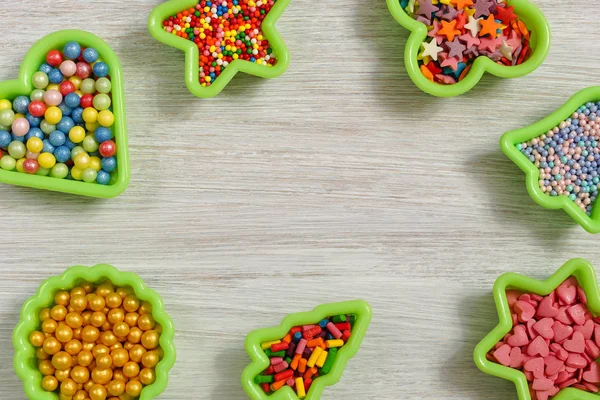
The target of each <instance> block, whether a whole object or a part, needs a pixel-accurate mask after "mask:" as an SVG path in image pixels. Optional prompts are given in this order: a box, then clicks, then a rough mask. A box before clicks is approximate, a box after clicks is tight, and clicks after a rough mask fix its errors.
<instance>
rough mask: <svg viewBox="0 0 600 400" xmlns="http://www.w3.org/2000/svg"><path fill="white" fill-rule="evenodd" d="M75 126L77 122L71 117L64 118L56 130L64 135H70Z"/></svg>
mask: <svg viewBox="0 0 600 400" xmlns="http://www.w3.org/2000/svg"><path fill="white" fill-rule="evenodd" d="M74 126H75V122H74V121H73V119H71V117H62V119H61V120H60V122H59V123H58V124H56V129H58V130H59V131H62V132H64V133H69V131H70V130H71V129H73V127H74Z"/></svg>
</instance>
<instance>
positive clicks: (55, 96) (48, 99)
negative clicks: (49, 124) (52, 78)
mask: <svg viewBox="0 0 600 400" xmlns="http://www.w3.org/2000/svg"><path fill="white" fill-rule="evenodd" d="M62 99H63V97H62V94H60V92H59V91H58V90H54V89H52V90H48V91H47V92H46V93H44V103H46V104H47V105H49V106H57V105H59V104H60V103H61V102H62Z"/></svg>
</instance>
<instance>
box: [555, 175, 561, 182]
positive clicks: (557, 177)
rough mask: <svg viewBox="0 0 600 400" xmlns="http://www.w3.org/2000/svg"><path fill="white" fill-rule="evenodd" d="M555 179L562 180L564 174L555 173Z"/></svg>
mask: <svg viewBox="0 0 600 400" xmlns="http://www.w3.org/2000/svg"><path fill="white" fill-rule="evenodd" d="M554 179H555V180H557V181H560V180H561V179H562V175H561V174H556V175H554Z"/></svg>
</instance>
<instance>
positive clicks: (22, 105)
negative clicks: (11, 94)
mask: <svg viewBox="0 0 600 400" xmlns="http://www.w3.org/2000/svg"><path fill="white" fill-rule="evenodd" d="M29 102H30V100H29V97H27V96H17V97H15V99H14V100H13V108H14V110H15V111H16V112H18V113H21V114H25V113H26V112H27V107H28V106H29Z"/></svg>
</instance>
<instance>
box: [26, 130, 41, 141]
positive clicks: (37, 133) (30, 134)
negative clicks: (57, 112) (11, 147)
mask: <svg viewBox="0 0 600 400" xmlns="http://www.w3.org/2000/svg"><path fill="white" fill-rule="evenodd" d="M32 137H36V138H39V139H42V140H43V139H44V132H42V130H41V129H40V128H30V129H29V132H27V135H25V140H29V139H31V138H32Z"/></svg>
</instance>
